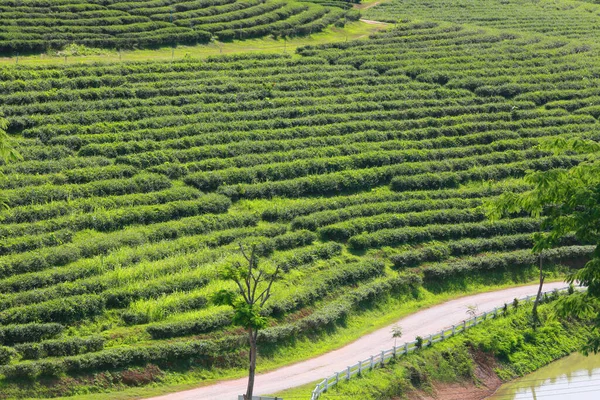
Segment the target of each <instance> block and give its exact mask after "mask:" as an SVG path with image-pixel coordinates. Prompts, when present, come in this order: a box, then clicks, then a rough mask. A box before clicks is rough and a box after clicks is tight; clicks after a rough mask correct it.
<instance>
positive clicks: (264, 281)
mask: <svg viewBox="0 0 600 400" xmlns="http://www.w3.org/2000/svg"><path fill="white" fill-rule="evenodd" d="M239 247H240V253H241V255H242V256H243V259H244V261H243V262H240V261H236V262H234V263H232V264H229V265H227V266H226V267H225V268H224V269H223V270H221V271H220V276H221V278H223V279H226V280H230V281H233V282H234V283H235V285H236V289H235V290H226V289H223V290H220V291H218V292H217V293H215V294H214V296H213V302H214V303H215V304H219V305H229V306H231V307H232V308H233V311H234V314H233V324H234V325H238V326H242V327H243V328H245V329H246V332H247V333H248V341H249V344H250V354H249V363H250V365H249V367H248V388H247V390H246V394H245V395H244V399H246V400H251V399H252V393H253V391H254V376H255V373H256V356H257V353H258V349H257V338H258V331H259V330H260V329H263V328H265V327H266V326H267V318H266V317H265V316H263V315H262V314H261V311H262V310H263V307H264V305H265V303H266V302H267V301H268V300H269V298H270V297H271V289H272V287H273V282H275V281H276V280H277V279H278V278H279V274H280V272H281V269H280V268H279V266H274V265H272V264H269V263H262V262H261V263H259V258H258V254H257V246H256V245H252V246H251V247H250V251H249V252H248V249H247V248H245V247H244V246H243V245H242V244H240V245H239Z"/></svg>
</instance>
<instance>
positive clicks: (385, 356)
mask: <svg viewBox="0 0 600 400" xmlns="http://www.w3.org/2000/svg"><path fill="white" fill-rule="evenodd" d="M568 289H569V288H568V287H563V288H561V289H553V290H548V291H545V292H542V295H545V294H548V293H553V292H555V291H556V290H558V291H559V292H564V291H566V290H568ZM535 297H536V295H531V296H525V297H521V298H519V299H517V300H518V301H519V302H522V301H524V302H526V303H527V302H529V301H530V300H531V299H534V298H535ZM511 304H512V303H511ZM509 307H510V304H508V303H504V305H503V306H502V307H496V308H494V309H493V310H491V311H487V312H484V313H482V314H479V315H475V316H474V317H472V318H469V319H466V320H464V321H463V322H462V323H460V324H458V325H452V326H450V327H447V328H445V329H442V330H441V331H439V332H437V333H434V334H432V335H429V336H426V337H424V338H422V339H423V341H422V343H421V347H427V346H431V345H432V344H433V343H437V342H441V341H442V340H445V339H447V338H450V337H452V336H454V335H456V334H457V333H460V332H464V331H466V330H467V329H469V328H472V327H474V326H476V325H479V324H480V323H481V322H483V321H485V320H486V319H488V318H496V317H498V316H499V315H502V314H504V313H505V312H506V310H508V308H509ZM417 348H418V345H417V341H416V340H414V341H412V342H409V343H404V344H402V345H400V346H394V347H392V348H391V349H388V350H382V351H381V352H379V353H377V354H375V355H372V356H371V357H369V358H367V359H366V360H363V361H359V362H358V363H357V364H354V365H350V366H348V367H346V369H344V370H343V371H340V372H336V373H335V374H333V375H331V376H329V377H327V378H325V379H323V380H322V381H321V382H319V383H318V384H317V386H316V387H315V390H313V392H312V396H311V400H317V399H318V398H319V396H321V394H323V393H325V392H326V391H327V390H328V389H330V388H332V387H333V386H335V385H337V384H338V383H339V382H340V381H342V380H350V378H352V377H353V376H355V375H358V374H361V373H362V372H363V371H370V370H372V369H373V368H375V367H376V366H380V365H383V364H385V362H386V361H387V360H389V359H391V358H394V357H398V356H401V355H404V354H408V353H410V352H412V351H415V350H416V349H417Z"/></svg>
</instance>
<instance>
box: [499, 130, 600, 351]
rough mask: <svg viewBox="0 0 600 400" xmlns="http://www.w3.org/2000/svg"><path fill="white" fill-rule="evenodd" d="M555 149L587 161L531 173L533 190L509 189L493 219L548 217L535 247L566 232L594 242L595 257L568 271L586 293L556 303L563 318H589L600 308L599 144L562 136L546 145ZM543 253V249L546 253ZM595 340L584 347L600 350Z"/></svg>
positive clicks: (546, 245)
mask: <svg viewBox="0 0 600 400" xmlns="http://www.w3.org/2000/svg"><path fill="white" fill-rule="evenodd" d="M542 146H544V147H545V148H548V149H553V150H554V151H555V152H556V153H565V152H567V153H578V154H583V155H584V157H585V158H584V159H583V161H582V162H581V163H580V164H579V165H577V166H575V167H572V168H570V169H553V170H550V171H545V172H530V173H529V174H528V175H527V176H526V178H525V179H526V181H527V182H529V184H530V185H531V186H532V189H531V190H530V191H526V192H524V193H520V194H513V193H505V194H503V195H502V196H501V197H500V198H498V199H497V200H496V201H495V202H494V203H492V204H491V206H490V211H489V213H490V215H491V216H492V217H493V218H498V217H501V216H503V215H505V214H511V213H519V212H527V213H529V214H531V215H532V216H535V217H541V216H543V217H544V222H543V224H542V228H543V229H544V231H542V232H540V233H538V234H536V235H535V244H534V246H533V251H534V252H537V253H541V252H542V251H543V250H544V249H548V248H552V247H555V246H557V245H559V244H560V241H561V240H562V239H563V238H564V237H565V236H566V235H569V234H571V235H574V236H575V237H576V238H577V239H579V240H580V241H582V242H586V243H593V244H594V249H593V250H592V253H591V255H590V257H589V258H591V259H590V260H589V261H588V262H587V263H586V265H585V266H584V268H582V269H580V270H578V271H575V272H573V273H571V274H570V276H569V277H568V279H567V281H568V282H569V283H570V284H572V283H574V282H578V283H579V284H581V285H584V286H587V287H588V290H587V291H586V292H585V293H584V294H578V295H577V296H572V297H569V298H566V299H565V300H563V301H561V302H560V303H559V305H558V307H559V312H560V313H561V314H562V315H563V316H567V315H575V316H583V315H585V316H588V315H589V314H598V313H599V312H600V285H598V283H597V282H598V277H599V276H600V272H599V271H600V269H599V268H598V266H600V232H599V231H598V226H600V201H599V199H600V158H599V156H598V155H599V154H600V145H599V144H598V143H597V142H595V141H590V140H582V139H580V138H574V139H565V138H558V139H555V140H553V141H547V142H545V143H544V144H542ZM542 254H544V253H542ZM597 343H598V342H597V341H596V340H591V341H590V342H589V343H588V344H587V345H586V346H585V348H584V351H586V352H589V351H593V352H597V351H600V348H597V347H595V346H596V345H597Z"/></svg>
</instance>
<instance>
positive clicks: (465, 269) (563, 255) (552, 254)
mask: <svg viewBox="0 0 600 400" xmlns="http://www.w3.org/2000/svg"><path fill="white" fill-rule="evenodd" d="M594 249H595V246H568V247H559V248H557V249H551V250H547V251H545V252H544V253H543V261H544V263H546V265H554V264H558V263H561V262H565V263H569V262H579V261H581V260H586V259H588V258H589V257H590V255H591V254H592V252H593V251H594ZM537 260H538V255H536V254H532V252H531V250H518V251H514V252H510V253H495V254H488V255H486V256H485V257H469V258H466V259H458V260H456V261H452V262H447V263H439V264H432V265H428V266H426V267H423V268H422V271H423V276H424V278H425V279H426V280H439V279H445V278H447V277H449V276H452V275H460V274H467V273H472V272H474V271H486V270H488V271H489V270H499V269H520V268H526V267H529V266H531V265H534V264H535V263H536V262H537Z"/></svg>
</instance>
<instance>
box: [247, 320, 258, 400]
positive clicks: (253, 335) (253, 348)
mask: <svg viewBox="0 0 600 400" xmlns="http://www.w3.org/2000/svg"><path fill="white" fill-rule="evenodd" d="M257 333H258V332H255V331H254V329H252V328H250V329H249V330H248V336H249V339H250V366H249V368H248V389H246V396H245V399H246V400H252V392H254V375H255V373H256V352H257V349H256V336H257V335H256V334H257Z"/></svg>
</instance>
